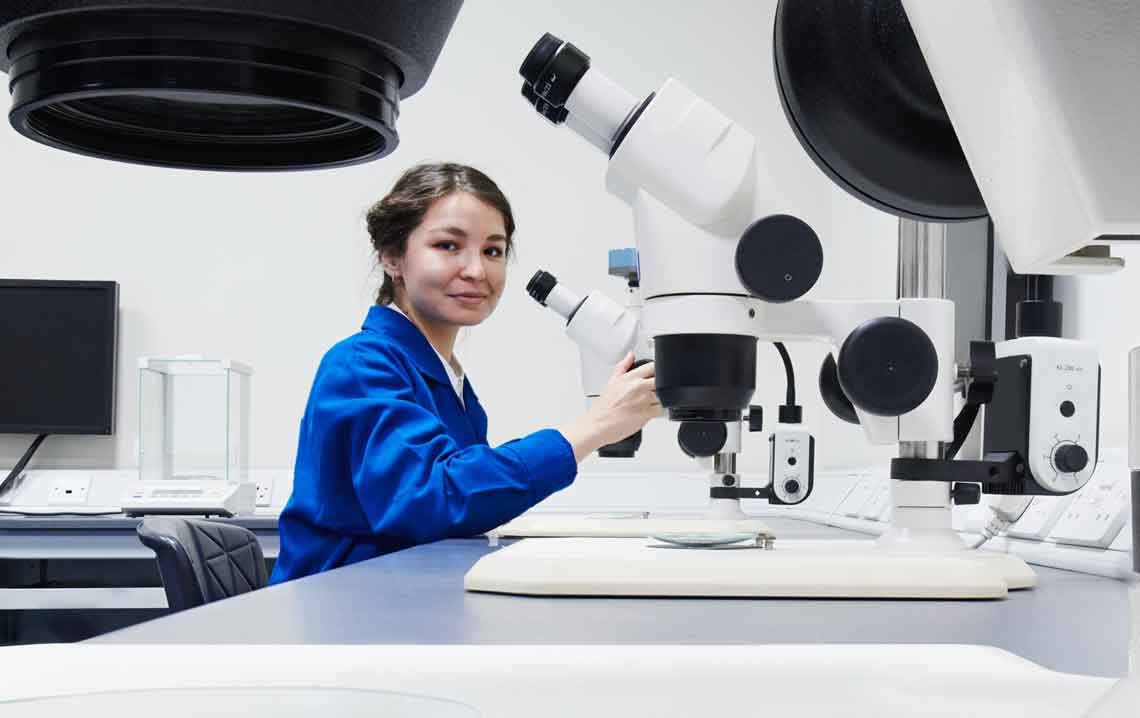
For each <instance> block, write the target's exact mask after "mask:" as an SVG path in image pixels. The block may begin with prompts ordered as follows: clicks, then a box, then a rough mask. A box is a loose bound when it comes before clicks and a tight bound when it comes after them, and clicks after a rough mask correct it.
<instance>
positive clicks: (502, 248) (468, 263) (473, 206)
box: [384, 192, 507, 326]
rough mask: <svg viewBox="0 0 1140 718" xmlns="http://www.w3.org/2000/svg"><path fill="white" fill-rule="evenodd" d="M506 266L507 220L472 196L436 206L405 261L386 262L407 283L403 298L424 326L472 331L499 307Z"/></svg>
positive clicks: (457, 194) (414, 234)
mask: <svg viewBox="0 0 1140 718" xmlns="http://www.w3.org/2000/svg"><path fill="white" fill-rule="evenodd" d="M506 260H507V231H506V228H505V226H504V223H503V215H502V214H501V213H500V212H499V210H497V209H495V208H494V207H492V206H490V205H488V204H485V203H484V202H483V201H481V200H480V199H478V198H477V197H475V196H474V195H472V194H468V193H466V192H452V193H451V194H449V195H447V196H445V197H441V198H439V199H437V200H436V201H435V202H433V203H432V205H431V206H430V207H429V208H428V211H427V213H426V214H425V215H424V219H423V221H422V222H420V224H419V226H418V227H416V229H415V230H413V231H412V233H411V234H410V235H409V236H408V246H407V251H406V252H405V253H404V256H403V257H399V258H390V259H385V260H384V269H385V271H386V272H387V273H388V274H389V275H391V276H392V277H393V279H395V278H397V277H399V278H400V279H402V280H403V283H402V289H403V298H404V299H405V300H406V301H407V302H409V303H410V304H411V305H412V308H413V309H414V310H415V312H416V313H417V314H418V315H419V316H420V317H421V318H422V319H423V320H425V321H429V322H432V323H436V324H453V325H459V326H471V325H474V324H478V323H480V322H482V321H483V320H484V319H486V318H487V317H488V316H490V314H491V312H492V311H494V309H495V307H496V306H497V305H498V303H499V297H500V296H501V295H502V293H503V285H504V284H505V283H506V279H507V262H506ZM397 284H398V285H399V284H400V283H399V282H397Z"/></svg>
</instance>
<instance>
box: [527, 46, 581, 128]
mask: <svg viewBox="0 0 1140 718" xmlns="http://www.w3.org/2000/svg"><path fill="white" fill-rule="evenodd" d="M589 69H590V56H589V55H587V54H586V53H584V52H582V51H581V50H579V49H578V48H576V47H574V46H573V45H571V44H570V43H568V42H562V40H561V39H559V38H557V37H555V36H554V35H551V34H550V33H546V34H544V35H543V36H542V37H541V38H539V40H538V42H536V43H535V44H534V47H532V48H531V50H530V52H529V53H527V56H526V59H525V60H523V63H522V66H521V67H519V74H520V75H522V77H523V79H524V80H526V82H527V84H528V85H530V86H531V88H532V89H533V90H534V92H535V94H536V95H538V96H539V97H541V98H542V99H544V100H546V101H547V102H549V103H550V104H551V105H553V106H554V107H562V105H564V104H565V103H566V99H567V98H569V97H570V95H571V94H572V93H573V92H574V88H575V87H577V86H578V82H579V80H581V79H582V76H583V75H585V74H586V71H587V70H589ZM536 109H539V112H540V113H542V110H541V109H540V108H537V107H536ZM542 114H543V115H544V116H546V115H545V113H542Z"/></svg>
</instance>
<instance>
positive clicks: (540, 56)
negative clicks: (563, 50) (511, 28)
mask: <svg viewBox="0 0 1140 718" xmlns="http://www.w3.org/2000/svg"><path fill="white" fill-rule="evenodd" d="M560 47H562V38H560V37H555V36H554V35H551V34H550V33H548V32H544V33H543V34H542V37H540V38H538V42H536V43H534V47H532V48H531V49H530V52H528V53H527V55H526V58H524V59H523V61H522V65H520V66H519V74H520V75H522V76H523V79H524V80H526V82H527V84H528V85H533V84H535V83H536V82H538V77H539V75H541V74H542V68H544V67H546V65H547V64H548V63H549V62H550V58H552V57H554V53H556V52H558V48H560Z"/></svg>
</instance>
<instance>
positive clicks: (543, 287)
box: [526, 269, 558, 306]
mask: <svg viewBox="0 0 1140 718" xmlns="http://www.w3.org/2000/svg"><path fill="white" fill-rule="evenodd" d="M557 284H558V280H557V279H555V277H554V275H553V274H551V273H550V272H547V271H545V270H542V269H540V270H538V271H537V272H535V273H534V276H533V277H531V278H530V281H529V282H527V283H526V293H527V294H529V295H530V296H531V297H533V298H534V301H536V302H538V303H539V304H541V305H543V306H546V298H547V297H549V296H550V293H551V292H552V291H554V287H555V286H556V285H557Z"/></svg>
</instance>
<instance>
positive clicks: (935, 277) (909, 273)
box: [898, 219, 946, 299]
mask: <svg viewBox="0 0 1140 718" xmlns="http://www.w3.org/2000/svg"><path fill="white" fill-rule="evenodd" d="M898 262H899V264H898V267H899V276H898V296H899V299H903V298H916V299H942V298H944V297H945V296H946V225H944V224H936V223H934V222H916V221H914V220H912V219H900V220H899V260H898Z"/></svg>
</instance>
